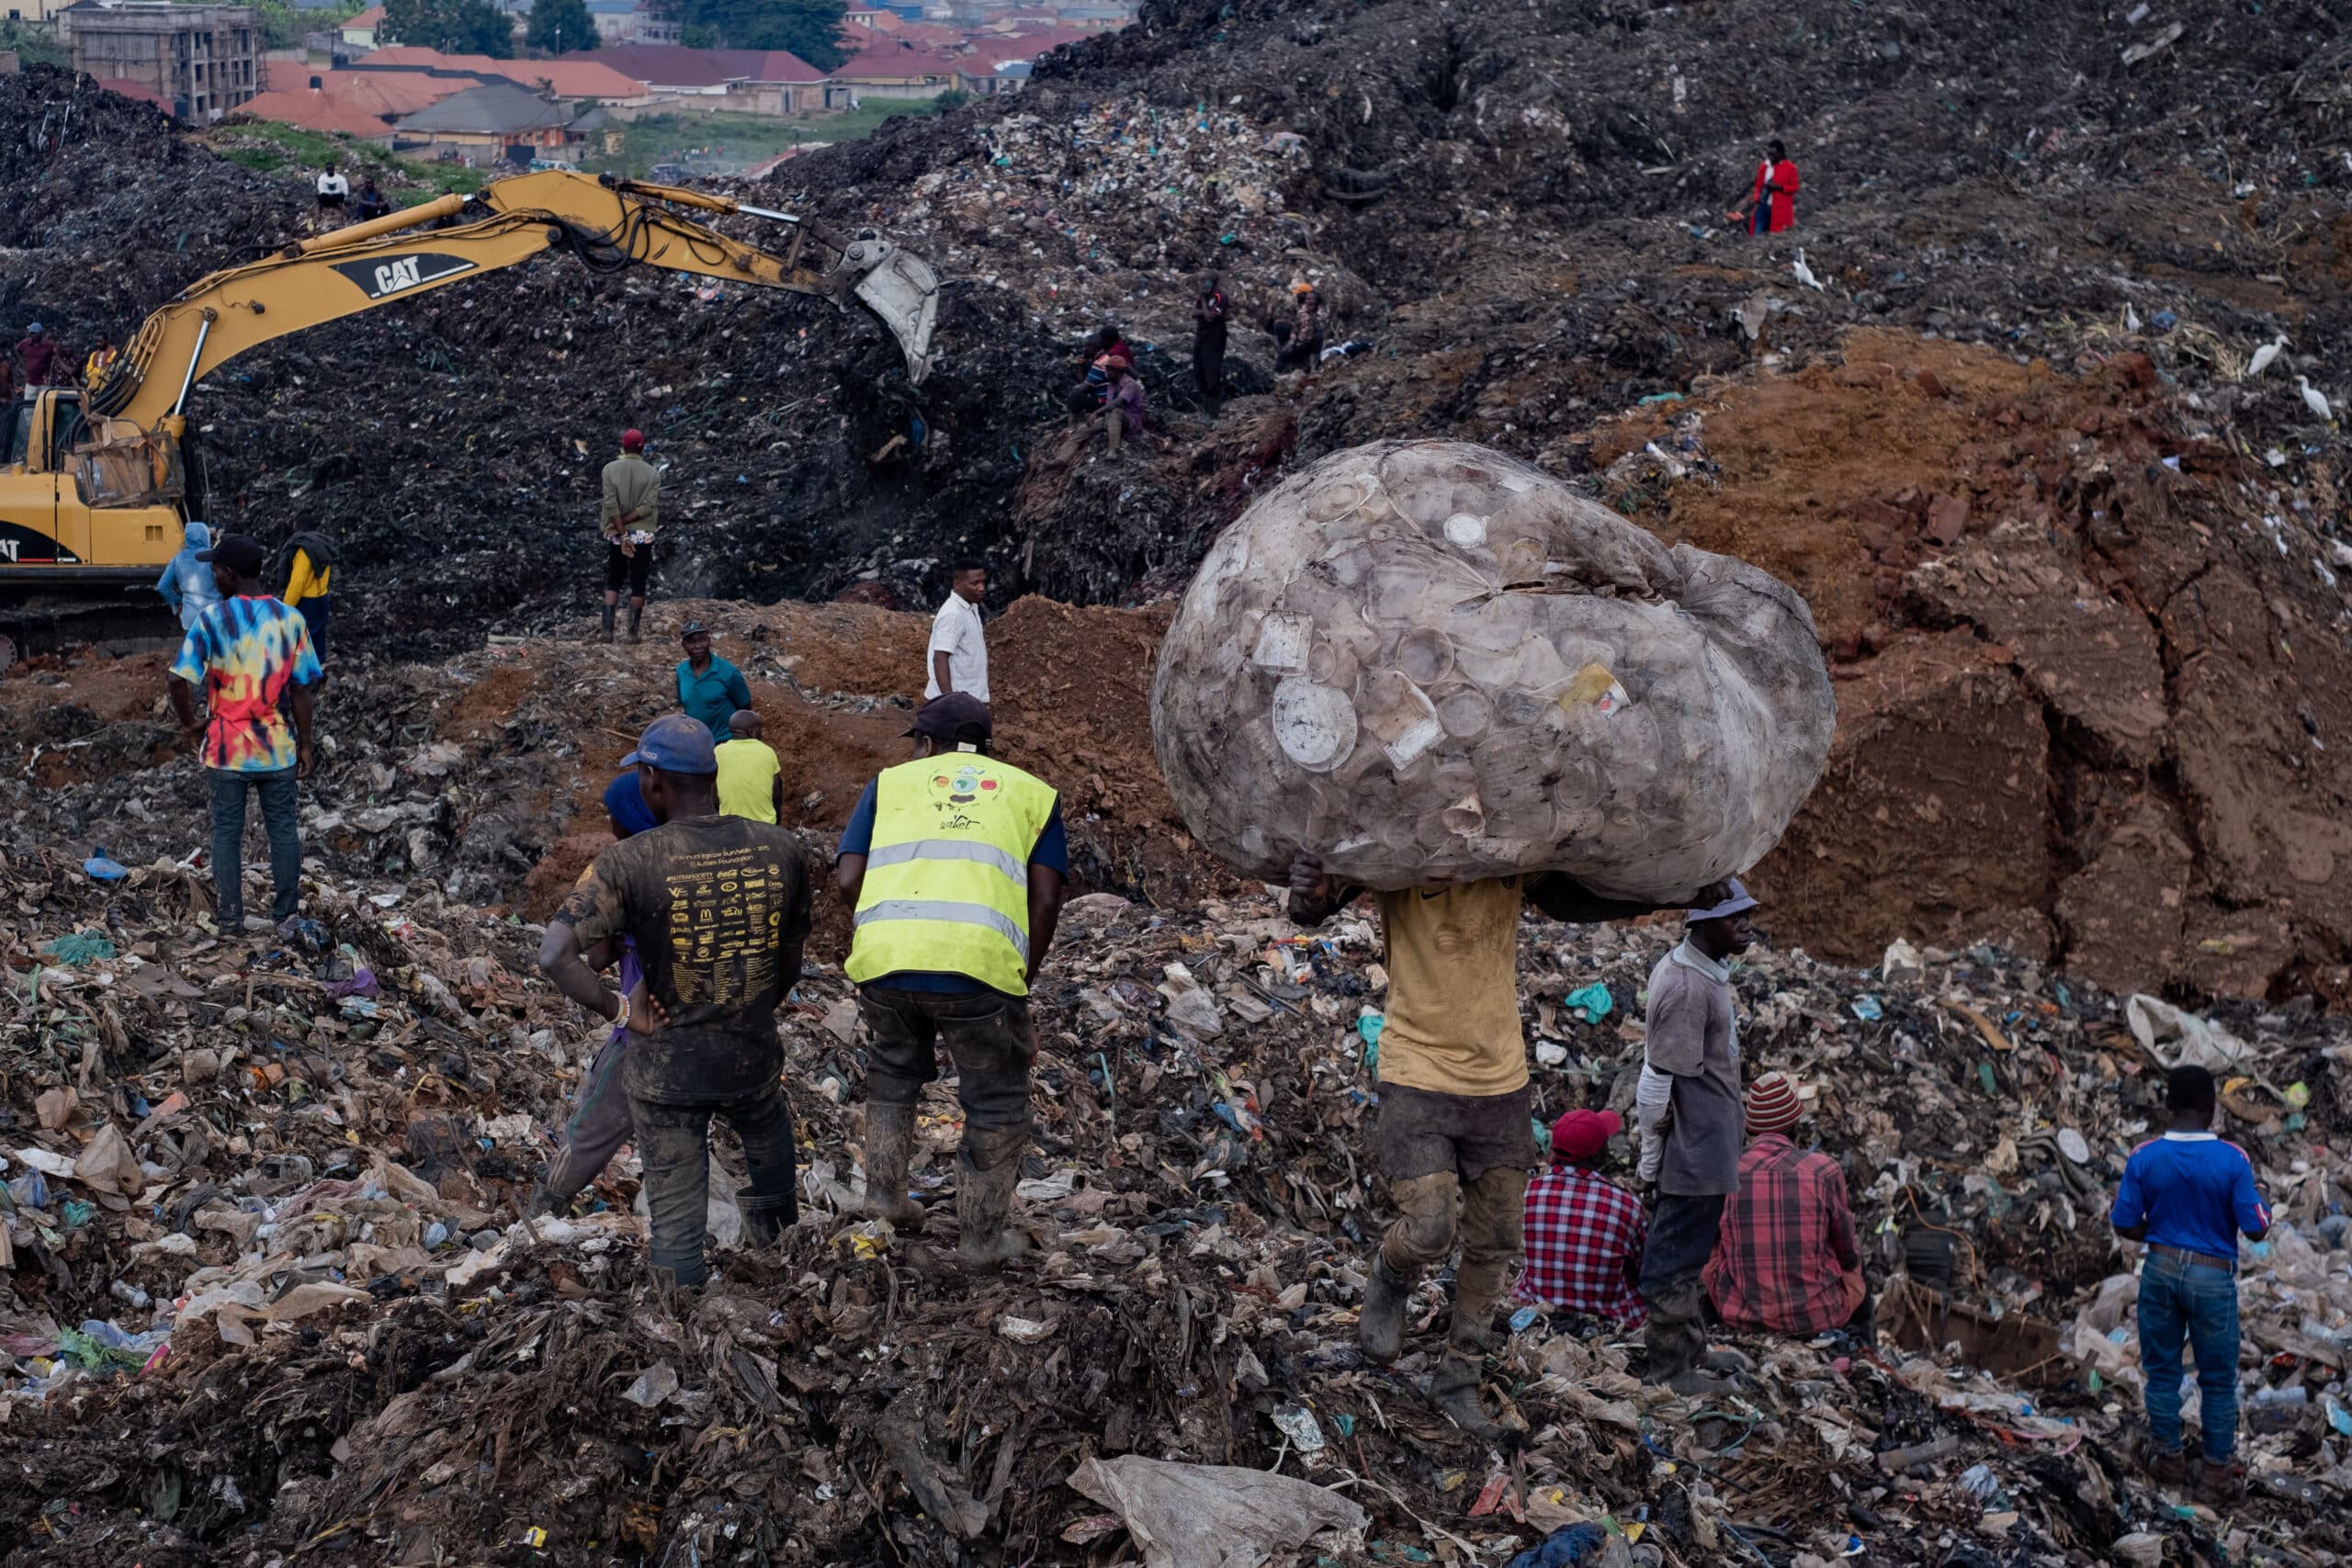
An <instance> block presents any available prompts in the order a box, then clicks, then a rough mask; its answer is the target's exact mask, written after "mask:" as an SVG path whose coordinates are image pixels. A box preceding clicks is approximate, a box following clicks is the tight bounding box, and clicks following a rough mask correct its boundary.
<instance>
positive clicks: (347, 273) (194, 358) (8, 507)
mask: <svg viewBox="0 0 2352 1568" xmlns="http://www.w3.org/2000/svg"><path fill="white" fill-rule="evenodd" d="M679 209H695V210H700V211H705V212H715V213H729V214H732V213H740V214H743V215H746V216H749V217H753V218H761V219H766V220H772V221H774V222H776V223H780V224H784V225H786V226H787V227H788V228H789V230H790V235H791V237H790V241H789V243H787V244H786V246H785V248H784V249H783V251H782V252H781V253H780V254H777V253H771V252H769V251H765V250H762V249H759V248H757V247H755V246H752V245H748V244H745V243H742V242H741V241H739V240H735V239H731V238H729V236H727V235H725V234H722V233H719V232H718V231H716V230H714V229H711V228H709V227H707V225H705V224H702V223H699V222H696V221H695V220H693V219H691V218H688V217H686V216H684V213H683V212H682V211H680V210H679ZM559 250H560V251H568V252H570V253H571V254H572V255H574V256H576V257H577V258H579V260H580V261H581V262H582V263H583V264H584V265H587V266H588V267H589V268H591V269H592V270H595V271H600V272H608V271H617V270H619V269H620V268H623V267H626V266H629V265H634V264H637V263H643V264H645V265H650V266H658V267H666V268H670V269H672V270H673V271H679V272H691V273H699V274H702V275H703V276H708V277H715V278H720V279H723V280H726V281H729V282H734V283H747V284H756V285H760V286H762V287H764V288H788V289H792V290H794V291H795V292H797V293H801V294H813V295H818V296H820V297H822V298H824V299H831V300H832V301H833V302H834V303H835V304H836V305H839V306H842V307H843V308H847V306H848V304H849V301H850V300H851V299H857V300H859V301H861V302H863V303H864V304H865V306H866V307H867V308H868V309H869V310H872V311H873V312H874V313H875V314H876V316H878V317H879V318H880V319H881V321H882V322H883V324H884V325H885V326H887V327H888V329H889V330H890V333H891V335H892V336H893V337H895V338H896V339H897V340H898V342H899V347H900V349H901V350H902V351H903V352H904V354H905V355H906V362H907V375H908V378H909V379H910V380H912V381H915V382H921V381H922V378H923V377H924V375H925V374H926V373H927V372H928V371H929V370H930V368H931V338H932V331H933V326H934V324H935V323H936V321H937V317H938V289H939V284H938V278H937V277H936V276H934V274H933V271H932V269H931V267H930V265H928V264H927V263H925V262H924V261H923V260H922V258H920V257H918V256H916V255H914V254H910V252H908V251H906V250H904V249H902V248H900V247H899V246H898V245H897V244H895V243H892V242H890V241H888V240H887V239H883V238H880V237H878V236H875V235H870V234H869V235H865V236H860V237H853V236H849V235H844V234H842V233H840V232H838V231H834V230H833V229H831V228H830V227H829V226H827V225H825V224H823V223H820V222H819V221H817V220H813V219H809V218H802V217H796V216H794V215H792V214H790V213H785V212H773V211H769V210H767V209H763V208H757V207H752V206H748V205H745V204H743V203H741V202H738V201H734V200H731V199H729V198H728V197H721V196H713V195H709V194H707V193H705V192H701V191H691V190H682V189H678V188H675V187H673V186H657V185H643V184H639V183H637V182H635V181H630V180H622V179H616V178H615V177H613V176H611V175H603V176H593V175H582V174H575V173H573V172H571V171H570V170H562V169H559V170H549V171H547V172H543V173H538V174H529V175H515V176H514V177H513V178H510V179H503V180H494V181H492V182H491V183H490V184H488V185H485V186H483V187H482V188H481V190H480V191H479V192H477V193H476V194H475V195H473V196H472V197H459V196H445V197H440V198H439V199H438V200H435V201H429V202H426V203H424V204H423V205H422V206H418V207H413V208H410V209H406V210H405V211H401V212H395V213H390V214H388V215H386V216H384V217H381V218H376V219H371V220H367V221H365V222H360V223H355V224H352V225H351V226H350V227H348V228H345V229H339V230H336V231H333V232H330V233H326V234H322V235H320V236H318V237H317V238H315V239H311V240H305V241H301V242H300V243H294V244H289V245H288V246H287V247H286V248H285V249H284V250H282V251H279V252H277V253H276V254H271V255H269V256H266V257H264V258H263V259H261V260H259V261H254V262H250V263H247V264H246V265H242V266H233V267H229V268H226V269H224V270H222V271H220V272H216V273H214V274H212V275H211V276H209V277H206V278H203V279H201V280H200V281H198V283H196V284H195V285H194V286H192V287H191V288H188V289H187V291H186V292H184V293H183V294H181V295H180V296H179V298H177V299H174V300H172V301H171V302H170V303H169V304H167V305H165V306H164V307H163V308H162V309H160V310H157V311H155V313H154V314H153V315H151V316H149V317H148V318H147V320H146V321H145V322H144V323H143V324H142V325H141V327H140V329H139V332H138V333H137V335H135V336H134V337H132V339H131V340H130V344H128V345H127V346H126V347H125V348H124V349H123V351H122V353H121V354H120V355H119V357H118V359H117V360H116V363H115V367H114V368H113V369H112V370H111V371H110V372H109V373H108V374H107V377H106V378H105V380H104V381H103V382H102V383H101V384H100V385H98V386H96V387H95V388H91V389H74V388H66V387H46V388H34V389H28V390H27V391H26V392H25V393H24V395H23V396H22V397H20V398H19V399H17V400H16V401H15V402H13V403H10V404H6V405H0V409H4V410H5V413H6V421H7V427H6V430H5V431H0V440H4V441H5V445H0V454H5V456H6V459H7V461H6V465H5V467H0V596H5V597H6V598H9V599H15V600H17V601H18V604H19V608H18V610H17V613H16V614H15V615H14V616H13V617H12V618H14V619H15V620H16V621H17V626H18V628H19V636H22V635H24V633H25V632H27V631H31V630H33V627H32V626H30V625H29V624H28V621H27V619H26V617H25V615H24V613H23V603H22V602H23V598H24V594H25V592H26V591H27V590H28V589H32V590H35V591H39V590H44V589H60V588H68V587H72V588H76V589H80V588H85V587H96V588H108V587H117V586H119V585H123V584H130V583H140V584H144V583H148V582H152V581H153V580H154V578H155V576H156V574H157V573H158V571H160V570H161V569H162V567H163V565H164V562H166V561H168V560H170V559H171V558H172V557H173V556H175V554H177V553H178V552H179V548H180V532H181V525H182V524H183V522H184V520H185V516H186V513H185V507H186V503H187V494H188V480H187V456H186V453H185V450H184V445H183V444H184V442H185V440H186V437H187V419H186V417H185V416H184V413H183V410H184V409H185V407H186V405H187V397H188V392H189V389H191V388H193V387H194V386H195V385H196V382H197V379H198V378H199V377H201V376H203V375H205V374H206V373H207V372H208V371H210V370H212V369H214V368H216V367H219V366H220V365H221V364H223V363H225V362H226V361H228V360H230V359H232V358H234V357H235V356H236V355H240V354H243V352H244V351H245V350H247V349H249V348H252V347H254V346H255V345H256V344H264V343H267V342H269V341H270V340H271V339H273V338H280V337H284V336H286V335H288V333H298V332H300V331H302V330H304V329H305V328H308V327H314V326H317V325H319V324H320V323H321V322H323V321H334V320H335V319H336V318H337V317H341V316H348V315H352V314H355V313H356V312H357V311H361V310H372V309H374V308H375V307H376V306H379V305H390V304H396V303H398V302H399V301H401V300H403V299H410V298H412V297H413V296H415V295H418V294H423V293H425V292H427V291H429V290H431V289H435V288H447V287H449V286H450V285H452V284H456V283H461V282H463V281H465V280H466V279H468V278H470V277H476V276H481V274H483V273H487V272H495V271H497V270H498V269H499V268H501V267H508V266H513V265H516V264H517V263H519V262H526V261H528V260H530V259H531V258H532V257H534V256H537V255H540V254H545V253H547V252H548V251H559ZM58 608H59V609H61V610H62V608H63V606H62V605H61V606H58ZM44 618H45V619H46V620H47V621H48V622H49V623H50V626H49V629H50V631H51V635H52V636H62V635H65V634H63V633H62V632H61V630H60V628H59V627H58V626H56V624H55V623H56V621H57V619H58V617H57V616H56V615H49V616H47V617H44ZM77 618H78V617H77ZM42 640H47V639H46V638H44V639H42Z"/></svg>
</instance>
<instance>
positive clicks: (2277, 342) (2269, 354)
mask: <svg viewBox="0 0 2352 1568" xmlns="http://www.w3.org/2000/svg"><path fill="white" fill-rule="evenodd" d="M2286 346H2287V334H2286V333H2279V334H2278V336H2277V337H2274V338H2272V339H2271V340H2270V341H2269V342H2268V343H2266V344H2263V345H2262V346H2261V347H2260V348H2257V349H2256V350H2255V351H2254V357H2253V358H2252V359H2249V360H2247V361H2246V362H2245V373H2246V376H2247V377H2248V378H2253V377H2256V376H2259V375H2261V374H2262V373H2263V372H2264V371H2265V370H2267V369H2269V368H2270V362H2271V361H2272V360H2274V359H2276V358H2278V352H2279V350H2281V349H2283V348H2285V347H2286Z"/></svg>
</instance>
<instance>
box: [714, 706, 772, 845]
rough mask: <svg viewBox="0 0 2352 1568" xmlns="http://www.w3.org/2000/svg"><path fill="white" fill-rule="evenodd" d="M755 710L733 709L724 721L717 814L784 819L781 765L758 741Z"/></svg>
mask: <svg viewBox="0 0 2352 1568" xmlns="http://www.w3.org/2000/svg"><path fill="white" fill-rule="evenodd" d="M763 728H764V727H763V725H762V724H761V722H760V716H759V712H758V710H757V709H755V708H737V709H736V710H735V712H734V713H733V714H732V715H730V716H729V718H728V720H727V733H728V735H729V737H730V739H726V740H722V741H720V742H719V743H718V751H717V752H716V753H715V755H716V756H717V757H718V814H719V815H720V816H721V817H746V818H751V820H752V821H754V822H781V821H783V820H784V764H783V763H781V762H779V761H776V755H775V747H773V746H770V745H769V744H768V743H767V742H766V741H764V740H763V739H760V734H761V731H762V729H763Z"/></svg>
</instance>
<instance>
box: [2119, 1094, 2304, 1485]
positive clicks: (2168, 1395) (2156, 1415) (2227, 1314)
mask: <svg viewBox="0 0 2352 1568" xmlns="http://www.w3.org/2000/svg"><path fill="white" fill-rule="evenodd" d="M2214 1098H2215V1097H2214V1092H2213V1075H2212V1074H2211V1073H2209V1072H2207V1071H2206V1070H2205V1069H2204V1068H2202V1067H2175V1068H2174V1069H2173V1070H2172V1076H2171V1077H2169V1078H2168V1079H2167V1080H2166V1081H2165V1103H2166V1104H2167V1105H2168V1106H2169V1107H2170V1108H2171V1110H2172V1131H2170V1132H2168V1133H2166V1134H2165V1135H2164V1136H2163V1137H2161V1138H2158V1139H2155V1140H2154V1141H2153V1142H2151V1143H2145V1144H2142V1145H2140V1146H2139V1147H2138V1148H2136V1149H2134V1150H2133V1151H2131V1159H2130V1160H2129V1161H2128V1162H2127V1163H2126V1164H2125V1165H2124V1167H2123V1180H2122V1182H2121V1184H2120V1186H2118V1187H2117V1188H2116V1190H2115V1212H2114V1213H2113V1215H2112V1216H2110V1217H2111V1219H2112V1221H2113V1223H2114V1225H2115V1229H2116V1232H2117V1234H2119V1235H2122V1236H2124V1237H2126V1238H2128V1239H2130V1240H2131V1241H2137V1242H2143V1243H2145V1244H2146V1246H2147V1249H2148V1255H2147V1257H2146V1258H2145V1259H2144V1260H2143V1262H2142V1263H2141V1265H2140V1361H2141V1364H2142V1366H2143V1368H2144V1369H2145V1370H2146V1372H2147V1379H2148V1436H2149V1439H2150V1442H2151V1445H2152V1450H2151V1452H2150V1455H2149V1461H2148V1468H2149V1472H2150V1473H2152V1474H2153V1475H2154V1476H2155V1478H2156V1479H2157V1480H2158V1481H2159V1482H2162V1483H2167V1484H2170V1485H2179V1484H2180V1483H2183V1482H2185V1481H2187V1480H2188V1458H2187V1456H2186V1455H2184V1454H2183V1453H2182V1452H2181V1450H2180V1383H2181V1377H2182V1371H2181V1346H2182V1343H2183V1341H2184V1340H2185V1341H2186V1342H2187V1343H2188V1347H2189V1348H2190V1349H2191V1350H2192V1351H2194V1352H2195V1354H2196V1357H2197V1386H2198V1388H2199V1390H2200V1391H2202V1393H2203V1395H2204V1400H2203V1404H2204V1418H2203V1425H2204V1429H2205V1471H2204V1474H2203V1476H2202V1477H2201V1479H2200V1482H2199V1493H2200V1494H2201V1495H2203V1496H2204V1497H2205V1498H2206V1500H2207V1501H2209V1502H2213V1501H2219V1502H2228V1501H2233V1500H2234V1499H2236V1498H2237V1497H2239V1496H2242V1495H2244V1494H2245V1479H2244V1475H2243V1472H2240V1471H2239V1470H2238V1469H2237V1467H2236V1466H2235V1465H2234V1464H2233V1462H2232V1455H2233V1453H2234V1451H2235V1450H2236V1447H2237V1433H2238V1278H2237V1269H2238V1235H2239V1233H2240V1232H2244V1233H2245V1235H2247V1236H2248V1237H2250V1238H2251V1239H2253V1240H2256V1241H2260V1240H2261V1239H2262V1237H2263V1236H2264V1235H2265V1234H2266V1233H2267V1232H2268V1230H2269V1229H2270V1211H2269V1210H2268V1209H2267V1208H2265V1207H2263V1203H2262V1195H2261V1194H2260V1193H2259V1192H2257V1191H2256V1190H2255V1185H2254V1167H2253V1165H2252V1164H2251V1163H2250V1162H2249V1161H2248V1160H2247V1159H2246V1157H2245V1150H2244V1149H2241V1148H2239V1147H2238V1146H2237V1145H2235V1144H2230V1143H2224V1142H2222V1140H2221V1139H2219V1138H2217V1137H2215V1136H2214V1135H2213V1132H2212V1123H2213V1103H2214Z"/></svg>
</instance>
